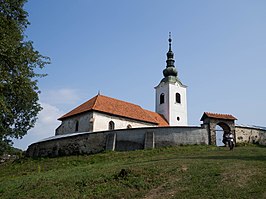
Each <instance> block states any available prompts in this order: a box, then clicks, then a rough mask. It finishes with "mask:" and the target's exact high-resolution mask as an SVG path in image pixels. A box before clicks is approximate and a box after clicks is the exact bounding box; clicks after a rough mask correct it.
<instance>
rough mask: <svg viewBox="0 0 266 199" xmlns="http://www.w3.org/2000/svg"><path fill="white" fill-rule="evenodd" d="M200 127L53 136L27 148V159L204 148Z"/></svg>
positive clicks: (205, 141) (204, 136) (204, 132)
mask: <svg viewBox="0 0 266 199" xmlns="http://www.w3.org/2000/svg"><path fill="white" fill-rule="evenodd" d="M208 140H209V137H208V131H207V129H205V128H203V127H149V128H135V129H121V130H114V131H102V132H93V133H88V132H84V133H78V134H71V135H65V136H54V137H51V138H48V139H46V140H44V141H40V142H37V143H34V144H31V145H30V146H29V147H28V149H27V152H26V155H27V156H30V157H37V156H38V157H46V156H49V157H56V156H63V155H76V154H94V153H99V152H102V151H104V150H117V151H128V150H139V149H148V148H154V147H155V148H157V147H164V146H174V145H194V144H208V142H209V141H208Z"/></svg>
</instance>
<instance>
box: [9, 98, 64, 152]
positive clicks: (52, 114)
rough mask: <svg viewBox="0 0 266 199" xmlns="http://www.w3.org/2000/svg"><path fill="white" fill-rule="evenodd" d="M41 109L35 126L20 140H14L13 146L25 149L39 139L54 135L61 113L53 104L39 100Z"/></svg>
mask: <svg viewBox="0 0 266 199" xmlns="http://www.w3.org/2000/svg"><path fill="white" fill-rule="evenodd" d="M40 104H41V106H42V107H43V110H42V111H41V112H40V113H39V115H38V120H37V121H36V124H35V127H34V128H33V129H31V130H29V132H28V133H27V135H25V136H24V137H23V139H21V140H14V147H17V148H21V149H23V150H26V149H27V147H28V146H29V145H30V144H31V143H33V142H37V141H39V140H41V139H44V138H47V137H51V136H54V134H55V129H56V128H57V127H58V126H59V125H60V122H59V121H58V120H57V118H59V117H60V116H62V115H63V113H62V112H61V111H60V110H59V109H58V108H57V107H55V106H53V105H50V104H47V103H42V102H40Z"/></svg>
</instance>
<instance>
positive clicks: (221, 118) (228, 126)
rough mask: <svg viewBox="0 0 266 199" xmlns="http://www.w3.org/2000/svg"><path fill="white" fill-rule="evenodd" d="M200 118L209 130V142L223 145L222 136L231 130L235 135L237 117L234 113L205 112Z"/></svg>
mask: <svg viewBox="0 0 266 199" xmlns="http://www.w3.org/2000/svg"><path fill="white" fill-rule="evenodd" d="M200 120H201V121H203V124H202V125H203V126H205V127H206V128H207V129H208V131H209V144H212V145H217V146H223V143H222V142H221V140H222V137H223V136H224V134H227V133H230V132H231V133H233V135H234V137H235V120H237V119H236V118H235V117H234V116H232V115H229V114H217V113H209V112H204V113H203V115H202V117H201V119H200Z"/></svg>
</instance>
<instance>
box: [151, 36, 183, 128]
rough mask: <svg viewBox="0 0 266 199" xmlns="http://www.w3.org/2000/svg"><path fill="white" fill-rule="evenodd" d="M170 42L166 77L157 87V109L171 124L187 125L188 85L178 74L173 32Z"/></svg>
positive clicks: (164, 71)
mask: <svg viewBox="0 0 266 199" xmlns="http://www.w3.org/2000/svg"><path fill="white" fill-rule="evenodd" d="M168 42H169V49H168V52H167V53H166V56H167V59H166V68H165V69H164V70H163V75H164V78H163V79H162V80H161V82H160V83H159V85H158V86H156V87H155V92H156V94H155V97H156V98H155V104H156V106H155V109H156V112H157V113H159V114H161V115H163V116H164V117H165V119H166V120H167V121H168V123H169V125H170V126H187V94H186V89H187V86H185V85H183V84H182V83H181V81H180V80H179V78H178V75H177V74H178V73H177V70H176V68H175V60H174V53H173V51H172V38H171V33H169V38H168Z"/></svg>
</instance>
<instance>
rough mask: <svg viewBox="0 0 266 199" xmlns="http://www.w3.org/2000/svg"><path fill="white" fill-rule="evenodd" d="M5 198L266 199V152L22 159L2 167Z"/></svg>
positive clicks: (185, 149)
mask: <svg viewBox="0 0 266 199" xmlns="http://www.w3.org/2000/svg"><path fill="white" fill-rule="evenodd" d="M0 198H20V199H22V198H42V199H43V198H149V199H151V198H234V199H235V198H266V148H265V147H257V146H246V147H237V148H235V149H234V151H229V150H228V148H223V147H222V148H218V147H213V146H182V147H170V148H160V149H154V150H143V151H132V152H107V153H102V154H96V155H90V156H69V157H60V158H42V159H20V160H17V161H15V162H13V163H6V164H2V165H0Z"/></svg>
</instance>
